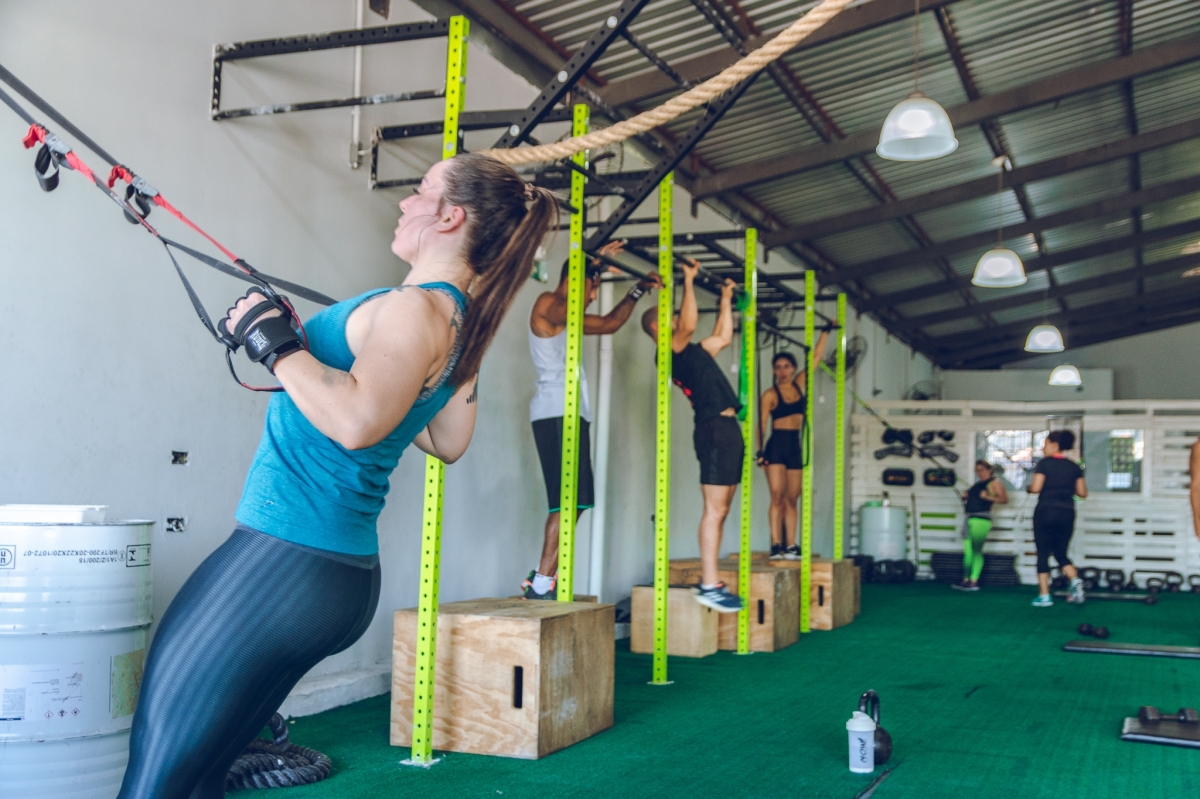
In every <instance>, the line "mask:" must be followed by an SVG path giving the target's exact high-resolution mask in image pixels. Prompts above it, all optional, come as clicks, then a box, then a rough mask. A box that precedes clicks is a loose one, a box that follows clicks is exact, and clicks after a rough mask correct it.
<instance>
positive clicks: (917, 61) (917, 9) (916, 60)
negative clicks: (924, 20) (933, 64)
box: [913, 0, 921, 92]
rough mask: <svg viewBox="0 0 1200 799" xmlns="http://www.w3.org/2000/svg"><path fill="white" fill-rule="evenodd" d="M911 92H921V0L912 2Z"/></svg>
mask: <svg viewBox="0 0 1200 799" xmlns="http://www.w3.org/2000/svg"><path fill="white" fill-rule="evenodd" d="M913 91H914V92H919V91H921V0H913Z"/></svg>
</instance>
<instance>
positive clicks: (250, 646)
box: [118, 527, 379, 799]
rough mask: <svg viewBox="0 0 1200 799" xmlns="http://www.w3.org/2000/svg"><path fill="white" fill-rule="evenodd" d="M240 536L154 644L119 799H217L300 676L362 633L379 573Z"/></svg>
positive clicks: (186, 595)
mask: <svg viewBox="0 0 1200 799" xmlns="http://www.w3.org/2000/svg"><path fill="white" fill-rule="evenodd" d="M319 552H320V551H319V550H313V549H310V548H308V547H301V546H297V545H295V544H290V543H288V542H286V541H282V540H280V539H278V538H274V537H272V536H269V535H265V534H263V533H260V532H256V531H254V530H249V529H246V528H242V527H239V528H238V529H236V530H234V531H233V535H232V536H230V537H229V540H228V541H226V542H225V543H224V544H222V545H221V546H220V548H218V549H217V551H216V552H214V553H213V554H211V555H209V556H208V558H207V559H206V560H205V561H204V562H203V563H201V564H200V567H199V568H198V569H196V571H195V572H193V573H192V576H191V577H189V578H188V579H187V582H186V583H184V584H183V588H181V589H180V590H179V593H178V594H176V595H175V599H174V600H172V602H171V606H170V607H168V608H167V612H166V613H164V614H163V617H162V621H161V622H159V625H158V631H157V632H156V633H155V635H154V641H153V643H152V644H151V645H150V651H149V653H148V655H147V658H146V669H145V673H144V676H143V679H142V688H141V693H140V695H139V697H138V704H137V711H136V712H135V713H134V716H133V731H132V734H131V737H130V742H129V767H128V769H127V770H126V771H125V781H124V783H123V784H122V785H121V792H120V794H118V799H215V798H216V797H223V796H225V774H226V773H227V772H228V771H229V766H230V765H231V764H232V763H233V761H234V759H235V758H236V757H237V756H238V755H239V754H240V753H241V751H242V749H244V748H245V746H246V744H247V743H249V742H250V741H251V740H252V739H253V738H255V737H256V736H257V735H258V734H259V732H261V731H262V729H263V726H264V725H265V724H266V723H267V721H268V720H269V719H270V717H271V715H272V714H273V713H274V712H275V711H276V710H278V709H279V706H280V705H281V704H283V700H284V699H286V698H287V695H288V693H289V692H290V691H291V690H292V688H293V687H294V686H295V685H296V683H297V682H298V681H299V680H300V678H301V677H303V676H304V674H305V672H307V671H308V670H309V669H311V668H312V667H313V666H315V665H317V663H319V662H320V661H321V660H322V659H324V658H326V657H328V656H329V655H332V654H334V653H335V652H340V651H342V650H343V649H345V648H346V647H348V646H350V645H351V644H352V643H354V642H355V641H356V640H358V638H359V637H360V636H361V635H362V634H363V633H364V632H365V631H366V629H367V626H368V625H369V624H370V623H371V618H372V617H373V616H374V615H375V606H376V605H377V604H378V603H379V564H378V562H376V563H375V564H374V567H373V568H367V567H364V566H362V565H354V564H353V563H352V562H343V561H341V560H339V559H337V556H336V555H334V556H333V557H329V556H326V555H323V554H319Z"/></svg>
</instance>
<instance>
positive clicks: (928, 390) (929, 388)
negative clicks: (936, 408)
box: [904, 380, 942, 400]
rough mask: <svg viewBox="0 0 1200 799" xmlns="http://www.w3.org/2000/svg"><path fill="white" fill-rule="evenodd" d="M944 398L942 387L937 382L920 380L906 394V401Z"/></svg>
mask: <svg viewBox="0 0 1200 799" xmlns="http://www.w3.org/2000/svg"><path fill="white" fill-rule="evenodd" d="M941 398H942V387H941V385H940V384H939V383H938V381H936V380H918V381H917V382H915V383H913V384H912V385H911V386H909V387H908V391H905V392H904V399H906V400H936V399H941Z"/></svg>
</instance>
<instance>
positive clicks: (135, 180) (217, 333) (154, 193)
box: [0, 66, 336, 391]
mask: <svg viewBox="0 0 1200 799" xmlns="http://www.w3.org/2000/svg"><path fill="white" fill-rule="evenodd" d="M0 80H3V81H4V82H5V83H7V84H9V85H10V86H12V88H13V89H15V90H16V91H17V92H18V93H20V94H21V95H22V96H23V97H25V99H26V100H28V101H29V102H30V103H32V104H33V105H35V106H37V107H38V108H40V109H41V110H43V111H44V112H46V113H47V114H48V115H49V116H51V117H53V118H54V119H55V121H57V122H59V123H60V124H61V125H62V126H63V127H64V128H66V129H67V130H69V131H70V132H71V133H72V134H74V135H75V136H76V138H78V139H79V140H80V141H82V142H84V143H85V144H86V145H87V146H88V148H89V149H91V150H92V151H94V152H95V153H96V154H97V155H99V156H100V157H102V158H103V159H104V160H105V161H107V162H109V164H110V165H111V166H112V169H111V171H110V172H109V175H108V180H107V182H105V181H102V180H101V179H100V178H99V177H97V175H96V173H95V172H94V171H93V170H92V169H91V167H89V166H88V165H87V164H86V163H85V162H84V161H83V159H82V158H80V157H79V155H78V154H77V153H76V152H75V151H74V150H73V149H72V148H71V147H69V146H68V145H67V144H66V143H65V142H63V140H62V139H60V138H59V137H58V136H56V135H54V134H53V133H51V132H50V131H49V130H48V129H47V128H46V126H45V125H42V124H41V123H39V122H38V121H37V120H35V119H34V118H33V117H32V116H30V115H29V114H28V113H27V112H26V111H25V109H24V108H22V107H21V106H20V105H19V104H18V103H17V102H16V101H15V100H13V98H12V97H11V96H9V95H8V94H7V93H6V92H5V91H3V90H2V89H0V101H2V102H3V103H4V104H5V105H7V106H8V107H9V108H11V109H12V110H13V111H14V112H16V114H17V115H18V116H20V117H21V118H22V119H23V120H24V121H25V122H26V123H28V124H29V131H28V132H27V133H26V134H25V136H24V137H23V138H22V139H21V142H22V144H24V145H25V149H31V148H33V147H36V146H38V145H39V144H40V145H41V149H40V150H39V151H38V154H37V157H36V159H35V162H34V169H35V171H36V173H37V178H38V183H39V184H40V185H41V187H42V189H43V190H45V191H53V190H54V189H55V188H57V187H58V171H59V167H60V166H63V167H66V168H67V169H69V170H71V171H73V172H78V173H79V174H80V175H81V176H83V177H85V178H87V179H88V180H89V181H90V182H91V183H92V184H93V185H95V186H96V188H98V189H100V190H101V191H102V192H104V194H105V195H106V196H107V197H108V198H109V199H110V200H112V201H113V202H114V203H116V204H117V205H118V206H120V208H121V210H122V211H123V212H124V214H125V218H126V219H127V220H129V221H130V222H132V223H133V224H136V225H140V226H141V227H142V228H143V229H144V230H145V231H146V232H147V233H149V234H150V235H152V236H154V237H155V238H156V239H158V240H159V242H161V243H162V245H163V249H164V250H166V253H167V256H168V257H169V258H170V259H171V263H172V265H174V267H175V272H176V274H178V275H179V279H180V281H181V282H182V283H183V287H184V290H185V291H186V292H187V295H188V299H190V300H191V302H192V307H193V308H194V309H195V311H196V315H197V316H199V317H200V321H201V323H203V324H204V327H205V328H206V329H207V330H208V332H209V333H210V334H211V335H212V337H213V338H215V339H216V340H217V341H218V342H220V343H221V344H222V345H223V346H224V347H225V362H226V364H227V365H228V366H229V373H230V374H231V375H233V379H234V380H236V381H237V383H238V384H239V385H240V386H242V387H243V388H247V389H250V390H251V391H282V390H283V387H282V386H252V385H249V384H248V383H246V382H244V381H243V380H242V379H241V378H240V377H238V375H237V371H236V370H235V369H234V366H233V358H232V356H233V353H234V352H236V351H237V348H238V344H237V342H235V341H234V340H233V339H232V337H230V335H229V333H228V332H227V331H225V330H222V329H220V328H218V326H217V325H216V324H214V323H213V321H212V317H211V316H210V315H209V313H208V311H207V310H206V309H205V307H204V305H203V303H201V301H200V297H199V296H198V295H197V294H196V291H195V289H194V288H192V284H191V281H189V280H188V278H187V275H186V274H185V273H184V271H183V269H182V268H181V267H180V266H179V262H178V261H177V260H176V258H175V254H174V253H173V252H172V250H178V251H179V252H182V253H185V254H187V255H190V256H191V257H193V258H195V259H196V260H197V261H199V262H200V263H202V264H204V265H205V266H209V267H212V268H213V269H216V270H217V271H219V272H222V273H224V274H227V275H230V276H231V277H236V278H238V279H239V280H244V281H246V282H248V283H252V284H254V285H255V286H256V287H257V288H256V289H255V290H256V291H258V292H259V293H261V294H262V295H263V296H264V297H266V299H267V300H268V301H270V302H272V303H273V304H275V305H276V307H278V308H279V310H280V311H281V312H282V313H283V314H285V315H286V316H288V317H289V318H290V320H291V321H292V323H293V324H294V325H295V326H296V328H297V330H298V331H299V332H300V336H301V338H303V339H304V345H305V347H307V346H308V335H307V334H306V333H305V331H304V325H303V324H301V322H300V317H299V315H298V314H297V313H296V309H295V308H294V307H293V306H292V303H291V301H290V300H289V299H288V298H287V297H285V296H283V295H281V294H279V293H278V292H277V291H275V289H274V287H273V285H272V284H274V285H277V286H279V287H280V288H283V289H285V290H287V291H289V292H291V293H292V294H295V295H296V296H299V297H302V298H304V299H306V300H309V301H311V302H315V303H317V304H319V305H333V304H334V303H335V302H336V300H334V299H332V298H330V297H327V296H326V295H324V294H322V293H320V292H318V291H314V290H313V289H310V288H307V287H305V286H301V285H298V284H296V283H292V282H290V281H287V280H282V279H280V278H275V277H271V276H270V275H266V274H263V273H262V272H259V271H258V270H257V269H255V268H254V267H252V266H250V264H248V263H247V262H246V261H245V260H244V259H242V258H239V257H238V256H237V255H235V254H234V253H233V251H232V250H230V249H229V248H228V247H226V246H225V245H223V244H221V242H219V241H217V240H216V239H215V238H213V237H212V236H211V235H209V234H208V233H207V232H206V231H205V230H204V229H203V228H201V227H200V226H199V225H197V224H196V223H195V222H193V221H192V220H191V219H188V217H187V216H186V215H184V213H183V212H182V211H180V210H179V209H177V208H176V207H175V206H173V205H171V203H170V202H168V201H167V199H166V198H165V197H163V196H162V194H161V193H160V192H159V191H158V190H157V189H155V188H154V187H153V186H151V185H150V184H149V183H147V182H146V181H145V180H143V179H142V178H140V177H138V176H137V175H136V174H134V172H133V171H132V170H130V169H129V168H128V167H126V166H124V165H122V164H120V163H119V162H117V161H116V160H115V159H114V158H112V156H110V155H109V154H108V153H107V152H105V151H104V150H103V149H102V148H101V147H99V145H97V144H96V143H95V142H93V141H92V140H91V138H90V137H88V136H87V135H86V134H85V133H83V131H81V130H79V129H78V128H76V127H75V126H74V125H72V124H71V123H70V122H69V121H68V120H67V119H66V118H65V117H63V116H62V114H60V113H58V111H56V110H55V109H54V108H53V107H52V106H50V105H49V104H48V103H46V101H45V100H43V99H42V98H41V97H39V96H38V95H37V94H35V93H34V92H33V91H32V90H31V89H29V87H27V86H25V84H23V83H21V82H20V81H19V80H17V78H16V76H14V75H13V74H12V73H11V72H9V71H8V70H6V69H4V67H3V66H0ZM118 180H121V181H124V182H125V183H126V184H128V186H127V188H126V190H125V197H124V198H122V197H121V196H120V195H119V194H117V193H116V191H114V188H113V187H114V186H115V185H116V183H117V181H118ZM151 204H153V205H156V206H158V207H159V208H162V209H163V210H164V211H166V212H167V213H169V214H171V216H174V217H175V218H176V219H178V220H179V221H180V222H182V223H183V224H185V225H187V226H188V227H189V228H191V229H192V230H193V231H195V232H196V233H198V234H200V235H201V236H203V237H204V238H205V239H206V240H207V241H208V242H209V243H210V244H212V245H213V246H214V247H216V248H217V249H218V250H220V251H221V253H222V254H223V255H224V256H225V257H226V258H228V259H229V263H225V262H223V261H219V260H217V259H216V258H212V257H211V256H208V255H206V254H204V253H202V252H199V251H197V250H193V249H192V248H190V247H185V246H184V245H182V244H180V243H179V242H176V241H172V240H171V239H168V238H166V237H165V236H163V235H162V234H161V233H159V232H158V230H156V229H155V228H154V227H153V226H152V225H151V224H150V223H149V222H147V221H146V217H147V216H148V215H149V214H150V208H151Z"/></svg>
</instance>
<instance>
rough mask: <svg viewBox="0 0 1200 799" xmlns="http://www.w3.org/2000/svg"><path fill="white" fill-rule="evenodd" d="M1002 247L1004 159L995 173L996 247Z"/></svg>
mask: <svg viewBox="0 0 1200 799" xmlns="http://www.w3.org/2000/svg"><path fill="white" fill-rule="evenodd" d="M1003 248H1004V161H1001V162H1000V171H998V172H997V173H996V249H1003Z"/></svg>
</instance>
